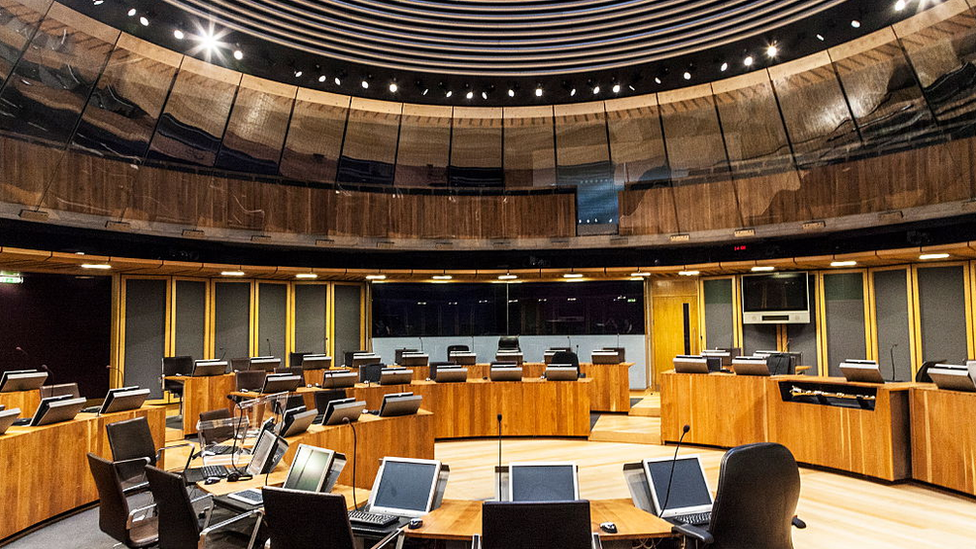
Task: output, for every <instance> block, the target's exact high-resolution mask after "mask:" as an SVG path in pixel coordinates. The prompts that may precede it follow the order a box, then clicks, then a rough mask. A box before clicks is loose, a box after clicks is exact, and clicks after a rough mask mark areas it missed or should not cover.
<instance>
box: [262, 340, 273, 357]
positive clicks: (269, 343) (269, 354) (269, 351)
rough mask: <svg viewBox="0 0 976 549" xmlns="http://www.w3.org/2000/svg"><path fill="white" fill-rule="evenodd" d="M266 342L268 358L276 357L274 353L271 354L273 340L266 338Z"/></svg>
mask: <svg viewBox="0 0 976 549" xmlns="http://www.w3.org/2000/svg"><path fill="white" fill-rule="evenodd" d="M264 340H265V341H267V342H268V356H274V353H273V352H271V338H270V337H266V338H264Z"/></svg>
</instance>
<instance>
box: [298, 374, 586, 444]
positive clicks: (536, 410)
mask: <svg viewBox="0 0 976 549" xmlns="http://www.w3.org/2000/svg"><path fill="white" fill-rule="evenodd" d="M591 383H592V381H591V380H589V379H581V380H578V381H546V380H541V379H538V378H523V379H522V381H484V380H481V379H472V380H469V381H467V382H464V383H435V382H433V381H414V382H411V383H410V384H408V385H370V386H368V387H367V386H365V385H357V386H356V387H354V388H352V389H348V390H347V391H346V392H347V394H348V395H349V396H350V397H355V398H356V399H357V400H365V401H366V404H367V407H368V408H369V409H373V410H378V409H379V408H380V405H381V404H382V403H383V395H386V394H390V393H403V392H412V393H414V394H418V395H423V397H424V401H423V404H422V405H421V406H422V407H423V409H425V410H430V411H431V412H433V413H434V418H433V425H432V427H433V436H434V438H467V437H493V436H498V419H497V418H498V414H502V436H510V437H516V436H518V437H525V436H545V437H585V436H589V434H590V393H589V390H588V387H589V385H590V384H591ZM310 398H311V396H309V397H306V405H307V404H308V400H309V399H310ZM312 405H314V403H313V404H312Z"/></svg>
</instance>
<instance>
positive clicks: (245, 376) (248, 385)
mask: <svg viewBox="0 0 976 549" xmlns="http://www.w3.org/2000/svg"><path fill="white" fill-rule="evenodd" d="M266 377H268V373H267V372H265V371H264V370H239V371H236V372H234V383H235V384H236V386H237V390H238V391H243V390H245V389H246V390H248V391H260V390H261V388H262V387H264V378H266Z"/></svg>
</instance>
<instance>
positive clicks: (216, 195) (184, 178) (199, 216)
mask: <svg viewBox="0 0 976 549" xmlns="http://www.w3.org/2000/svg"><path fill="white" fill-rule="evenodd" d="M214 179H215V178H213V177H211V176H210V175H204V174H198V173H195V172H192V171H177V170H169V169H166V168H158V167H152V166H141V167H140V168H139V174H138V176H137V178H136V183H135V185H134V187H133V192H132V193H130V195H129V206H128V209H127V210H126V214H125V218H126V219H131V220H138V221H147V222H149V223H156V222H159V223H180V224H185V225H191V226H199V227H219V226H223V224H222V221H223V220H224V219H225V216H224V215H222V213H221V212H222V210H218V209H216V208H214V204H215V203H217V204H219V203H220V201H221V200H223V198H224V195H223V194H221V192H225V191H223V190H222V189H221V188H220V186H219V183H218V182H215V181H214Z"/></svg>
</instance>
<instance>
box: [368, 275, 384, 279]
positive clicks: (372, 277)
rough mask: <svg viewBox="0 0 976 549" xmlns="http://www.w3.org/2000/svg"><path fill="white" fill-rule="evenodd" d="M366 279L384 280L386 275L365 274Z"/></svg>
mask: <svg viewBox="0 0 976 549" xmlns="http://www.w3.org/2000/svg"><path fill="white" fill-rule="evenodd" d="M366 280H386V275H366Z"/></svg>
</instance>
